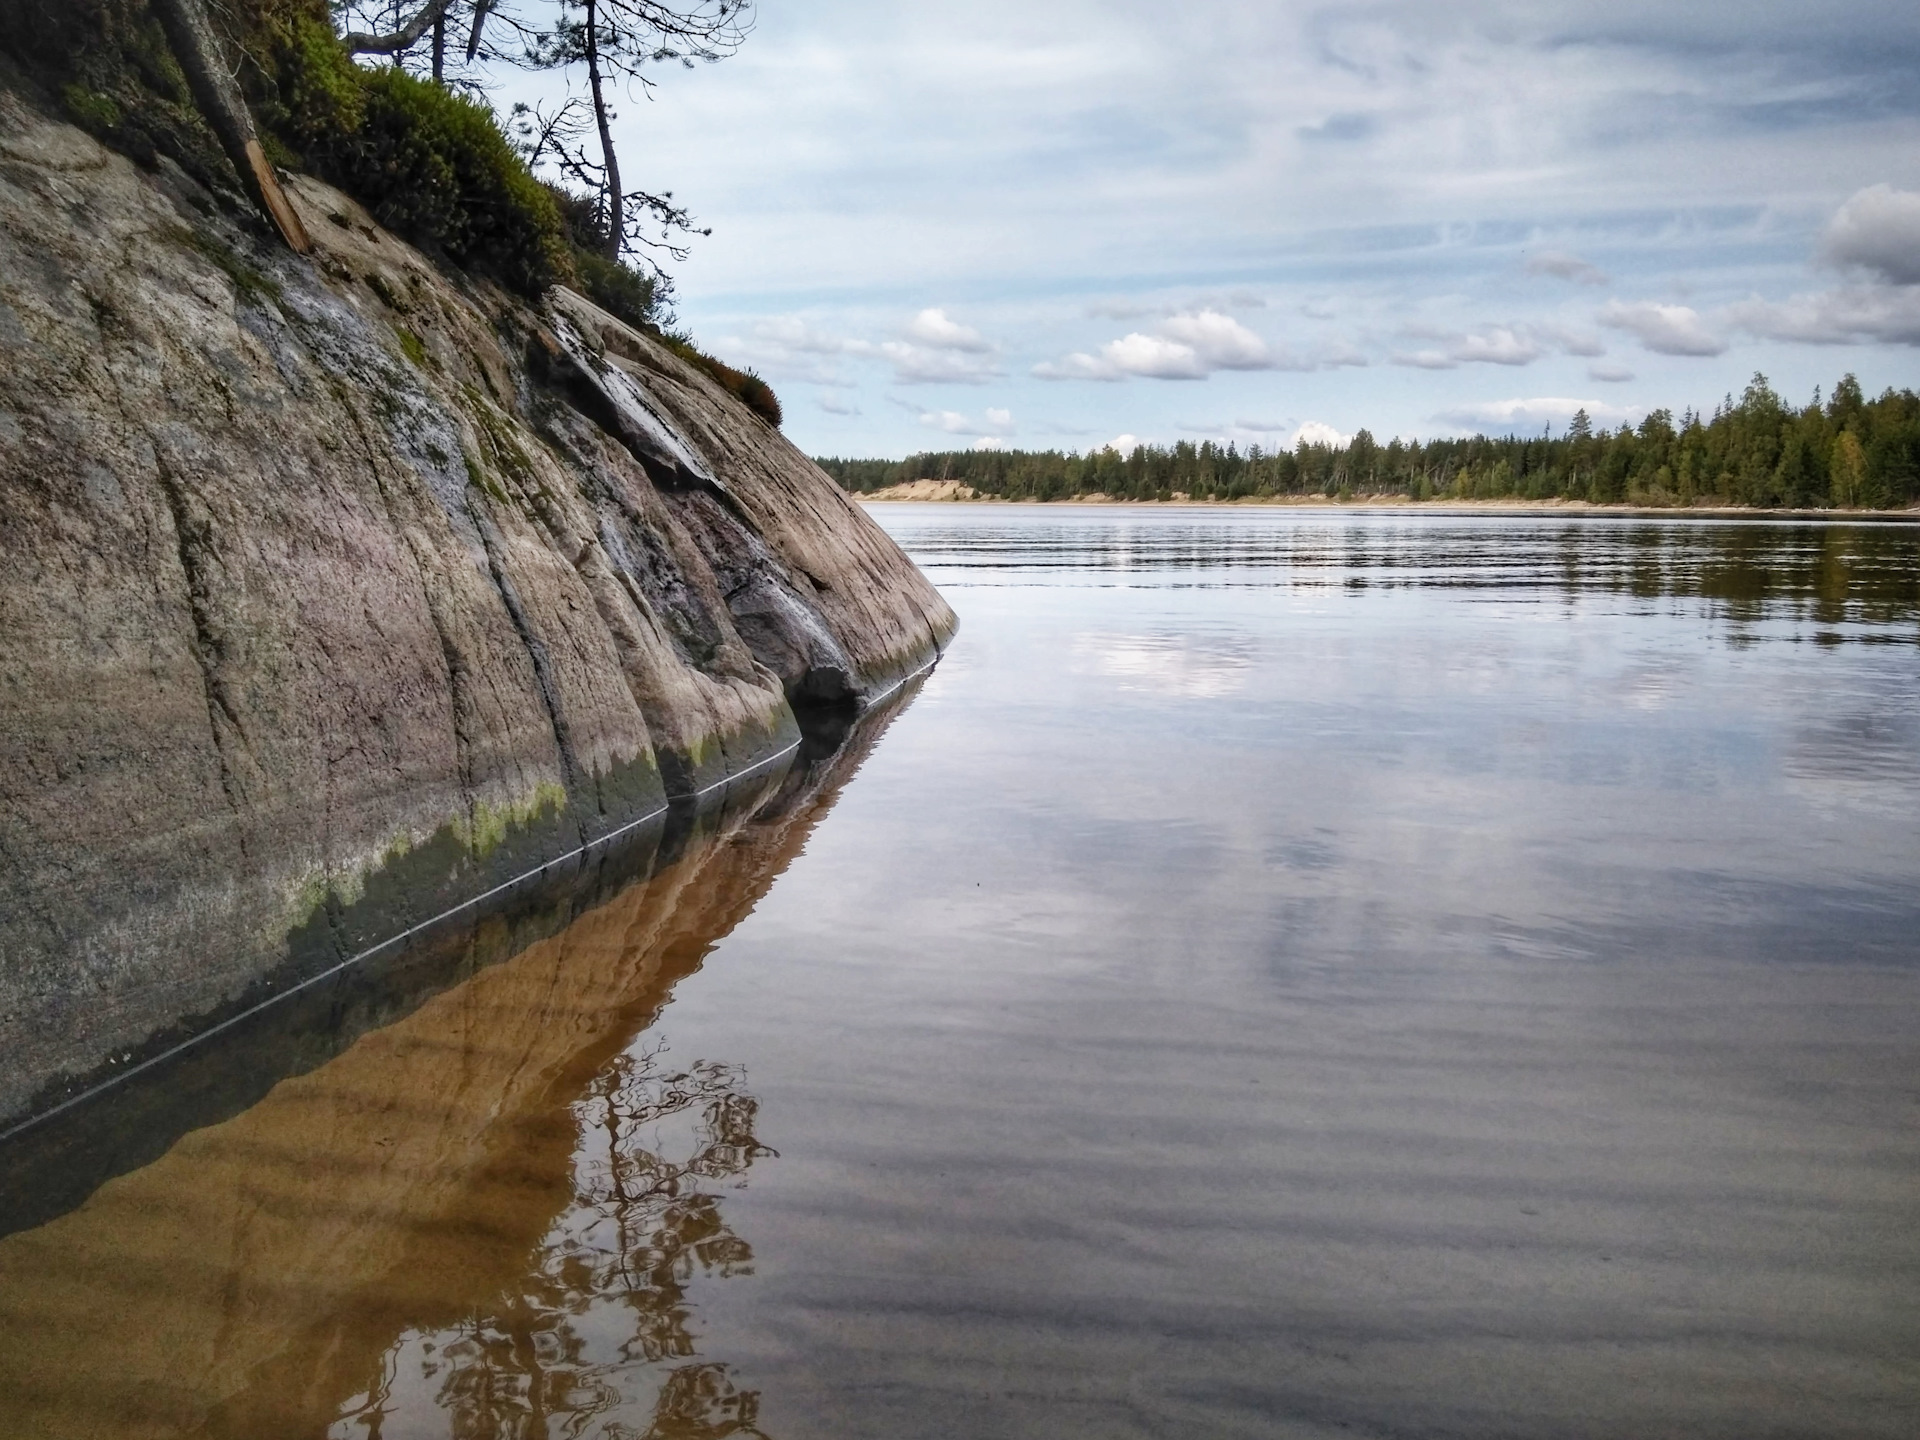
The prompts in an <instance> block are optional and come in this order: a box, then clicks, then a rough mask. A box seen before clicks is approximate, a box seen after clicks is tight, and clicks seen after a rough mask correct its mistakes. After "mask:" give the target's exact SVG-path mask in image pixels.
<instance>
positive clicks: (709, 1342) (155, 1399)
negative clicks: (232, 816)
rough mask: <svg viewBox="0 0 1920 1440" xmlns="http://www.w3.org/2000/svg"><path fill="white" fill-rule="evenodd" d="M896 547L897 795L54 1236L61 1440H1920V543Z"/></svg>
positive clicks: (1237, 530) (822, 782)
mask: <svg viewBox="0 0 1920 1440" xmlns="http://www.w3.org/2000/svg"><path fill="white" fill-rule="evenodd" d="M873 513H875V514H876V516H877V517H878V518H880V519H881V521H882V522H883V523H884V524H886V525H887V527H888V528H889V529H890V530H892V531H893V532H894V533H895V534H896V535H897V536H898V537H899V538H900V539H901V540H902V542H903V543H904V544H905V545H906V546H907V547H908V548H909V550H910V551H911V552H912V553H914V554H915V556H916V558H917V559H919V561H920V563H921V564H922V565H923V566H924V567H925V568H926V569H927V570H928V571H929V573H930V575H931V576H932V578H933V579H934V580H935V582H936V583H937V584H939V585H940V586H941V588H942V589H943V590H944V592H945V593H946V594H947V596H948V597H949V599H950V600H951V601H952V602H953V603H954V605H955V608H956V609H957V610H958V611H959V612H960V614H961V617H962V629H961V632H960V636H959V638H958V640H957V641H956V643H955V645H954V648H953V649H952V651H951V652H950V653H949V654H948V656H947V658H946V659H945V660H944V661H943V663H942V664H941V666H940V667H939V669H938V670H937V671H935V672H934V674H933V675H932V676H931V677H930V678H929V679H928V680H927V681H926V682H925V684H924V687H923V688H922V690H921V691H920V693H919V694H918V695H917V696H916V697H914V698H913V700H912V703H911V704H910V705H909V706H908V707H907V708H906V709H905V710H904V711H902V712H901V713H900V714H899V715H898V716H897V718H894V719H893V720H892V722H891V725H890V727H889V728H887V729H886V730H885V733H884V735H881V734H879V733H878V732H877V731H869V732H866V733H865V734H864V735H863V737H862V738H860V739H859V740H858V741H857V743H856V745H855V747H854V749H853V751H852V752H850V753H849V754H847V755H844V756H843V757H841V759H840V760H838V761H837V762H834V763H832V764H830V765H827V766H826V767H824V768H823V769H821V770H819V771H818V773H813V774H807V775H800V776H795V777H790V778H789V780H788V781H787V782H786V784H785V786H784V788H783V789H781V790H779V791H778V792H777V793H774V792H771V791H770V793H769V795H768V796H767V797H762V798H761V799H759V800H756V801H755V802H754V803H751V804H748V805H746V806H745V807H744V808H741V809H738V810H736V811H735V812H733V813H731V814H730V815H729V816H727V817H722V818H717V819H715V820H713V821H712V822H711V823H710V824H708V825H707V826H706V828H705V829H703V830H702V832H701V834H700V835H699V836H698V837H697V839H696V841H695V843H691V844H689V845H688V846H687V848H686V850H685V853H684V854H681V855H679V856H677V857H670V859H669V861H668V862H667V863H663V864H662V865H661V866H659V867H658V868H657V869H656V872H655V873H654V874H653V875H652V878H650V879H648V880H646V881H645V882H644V883H642V884H640V885H637V886H635V887H633V888H632V889H630V890H628V891H626V892H624V893H622V894H621V895H619V896H618V897H616V898H615V899H613V900H612V901H610V902H609V903H607V904H605V905H602V906H600V907H599V908H597V909H595V910H593V911H592V912H590V913H589V914H587V915H585V916H583V917H582V918H581V919H579V920H578V921H576V922H575V923H574V924H573V925H572V926H571V927H570V928H569V929H567V930H565V931H563V932H562V933H560V934H558V935H555V936H553V937H551V938H549V939H547V940H543V941H541V942H539V943H538V944H536V945H534V946H533V947H532V948H531V949H528V950H526V951H525V952H524V953H523V954H521V955H519V956H518V957H517V958H514V959H512V960H509V961H506V962H505V963H503V964H499V965H496V966H492V967H490V968H487V969H484V970H481V971H480V972H479V973H477V974H475V975H474V976H473V978H471V979H469V980H467V981H466V982H465V983H463V984H461V985H458V986H456V987H454V988H451V989H448V990H446V991H445V992H444V993H441V994H439V995H437V996H435V997H433V998H432V999H430V1000H428V1001H427V1002H426V1003H424V1004H422V1005H420V1006H419V1007H418V1008H417V1009H416V1010H414V1011H413V1012H412V1013H411V1014H408V1015H407V1016H406V1017H405V1018H403V1019H401V1020H399V1021H397V1022H396V1023H394V1024H393V1025H390V1026H388V1027H386V1028H384V1029H380V1030H377V1031H375V1032H373V1033H371V1034H368V1035H365V1036H362V1037H361V1038H360V1039H358V1040H357V1041H355V1042H354V1043H353V1044H352V1045H351V1046H349V1047H348V1048H347V1049H346V1050H345V1051H344V1052H343V1053H341V1054H340V1055H338V1056H337V1057H336V1058H334V1059H332V1060H330V1061H329V1062H327V1063H326V1064H324V1065H321V1066H320V1067H319V1068H317V1069H314V1070H312V1071H311V1072H310V1073H308V1074H305V1075H300V1076H296V1077H294V1078H291V1079H287V1080H284V1081H282V1082H281V1083H280V1084H279V1085H278V1086H276V1087H275V1088H274V1089H273V1090H272V1092H271V1093H270V1094H268V1095H267V1097H266V1098H265V1099H264V1100H262V1101H261V1102H260V1103H259V1104H257V1105H255V1106H253V1107H252V1108H251V1109H249V1110H247V1111H245V1112H244V1113H242V1114H239V1115H236V1116H234V1117H233V1118H232V1119H229V1120H226V1121H224V1122H222V1123H220V1124H217V1125H213V1126H209V1127H206V1128H202V1129H199V1130H196V1131H194V1132H192V1133H191V1134H188V1135H186V1136H185V1137H184V1138H182V1139H181V1140H180V1141H179V1142H178V1143H176V1144H175V1145H174V1146H173V1147H172V1149H171V1150H170V1151H169V1153H168V1154H167V1155H165V1156H164V1157H163V1158H161V1159H160V1160H159V1161H157V1162H155V1163H154V1164H152V1165H150V1166H148V1167H146V1168H144V1169H141V1170H138V1171H136V1172H134V1173H131V1174H127V1175H123V1176H121V1177H119V1178H117V1179H115V1180H112V1181H110V1182H108V1183H107V1184H106V1185H104V1186H102V1187H100V1189H99V1190H98V1191H97V1192H96V1193H95V1194H94V1195H93V1196H92V1198H91V1199H89V1200H88V1201H87V1202H86V1203H85V1204H83V1205H81V1206H80V1207H79V1208H77V1209H74V1210H72V1211H71V1212H70V1213H68V1214H65V1215H63V1216H61V1217H60V1218H58V1219H55V1220H52V1221H50V1222H49V1223H47V1224H44V1225H41V1226H39V1227H38V1228H35V1229H32V1230H28V1231H25V1232H22V1233H19V1234H15V1235H13V1236H10V1237H8V1238H6V1239H4V1240H0V1390H4V1391H5V1392H7V1393H8V1395H9V1396H10V1397H12V1398H11V1399H10V1401H9V1404H8V1405H6V1406H0V1433H5V1434H22V1435H26V1434H36V1435H38V1434H47V1435H66V1434H99V1435H115V1436H118V1435H133V1434H143V1435H144V1434H155V1435H164V1434H205V1435H225V1436H241V1435H251V1436H262V1435H275V1436H281V1435H285V1436H295V1435H316V1436H318V1435H331V1436H336V1437H341V1440H347V1437H373V1436H379V1437H384V1440H395V1437H400V1436H460V1437H482V1436H484V1437H494V1436H499V1437H507V1436H514V1437H521V1436H552V1437H559V1436H581V1437H605V1440H634V1437H642V1436H645V1437H652V1440H668V1437H723V1436H766V1437H777V1440H795V1437H854V1436H872V1437H887V1440H899V1437H919V1436H925V1437H936V1436H938V1437H951V1436H995V1437H999V1436H1021V1437H1024V1436H1032V1437H1069V1436H1090V1437H1091V1436H1100V1437H1126V1436H1198V1435H1205V1436H1323V1435H1326V1436H1331V1435H1355V1434H1359V1435H1376V1436H1444V1435H1460V1436H1498V1435H1511V1436H1569V1437H1572V1436H1582V1437H1590V1436H1621V1437H1628V1436H1634V1437H1640V1436H1657V1435H1674V1436H1680V1435H1685V1436H1690V1437H1691V1436H1728V1437H1735V1436H1739V1437H1751V1436H1803V1435H1804V1436H1852V1435H1859V1436H1880V1435H1885V1436H1902V1437H1905V1436H1911V1435H1913V1434H1915V1433H1917V1432H1920V884H1916V872H1920V528H1917V527H1910V526H1845V525H1833V526H1823V525H1800V524H1751V525H1748V524H1740V525H1726V524H1706V523H1688V522H1671V523H1662V522H1642V521H1612V520H1579V521H1567V520H1560V519H1522V520H1514V519H1497V518H1490V517H1471V518H1464V519H1463V518H1457V517H1454V518H1449V517H1445V516H1436V515H1412V516H1396V515H1390V514H1367V515H1343V514H1339V513H1336V512H1325V513H1316V512H1300V511H1271V510H1251V511H1245V510H1243V511H1231V512H1227V511H1208V510H1197V509H1196V510H1172V509H1164V508H1162V509H1154V510H1131V509H1126V508H1123V507H1115V508H1112V509H1096V508H1082V507H1074V508H1067V507H1049V508H1045V509H1042V508H1038V507H1000V506H940V505H934V506H892V507H885V508H880V507H876V508H875V511H874V512H873ZM869 749H870V753H868V751H869ZM770 784H771V782H770Z"/></svg>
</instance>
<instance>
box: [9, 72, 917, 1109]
mask: <svg viewBox="0 0 1920 1440" xmlns="http://www.w3.org/2000/svg"><path fill="white" fill-rule="evenodd" d="M286 195H287V198H288V200H289V202H290V203H291V205H292V206H293V207H294V210H295V211H296V212H297V215H298V217H299V218H300V220H301V221H302V222H303V225H304V229H305V231H306V233H307V234H308V235H309V236H310V237H311V241H312V245H313V250H312V253H311V254H310V255H308V256H304V257H303V256H300V255H296V254H294V253H293V252H291V251H290V250H289V249H288V248H286V247H285V246H284V245H281V244H279V243H278V242H277V241H276V240H275V239H274V237H273V235H272V234H271V232H269V231H267V230H266V229H265V228H264V227H262V226H260V225H259V223H258V221H257V220H256V219H255V218H254V217H252V216H251V215H249V213H248V212H247V211H246V209H245V208H244V207H243V206H237V205H236V204H234V203H232V202H231V201H228V200H224V199H222V198H221V197H220V196H219V195H217V194H215V193H214V192H211V191H209V190H208V189H207V188H206V187H204V186H203V185H201V184H200V183H199V182H197V181H196V180H194V179H193V178H191V177H190V175H189V174H188V172H187V171H185V170H184V169H182V168H181V167H180V166H179V165H176V164H174V163H172V162H171V161H169V160H166V159H164V158H153V159H152V161H151V164H150V165H149V166H147V167H142V166H141V165H137V164H136V163H135V162H134V161H133V160H131V159H129V158H127V157H126V156H124V155H122V154H119V153H116V152H115V151H113V150H110V149H108V148H106V147H105V146H103V145H101V144H100V143H98V142H97V141H96V140H94V139H93V138H90V137H89V136H88V135H87V134H85V133H83V132H82V131H81V130H79V129H76V128H74V127H73V126H71V125H69V124H66V123H63V122H62V121H61V120H59V119H55V118H52V116H51V114H50V113H49V109H48V107H47V106H46V105H45V104H44V103H42V101H41V100H39V99H36V98H33V97H31V96H30V95H28V94H27V93H26V92H25V91H24V90H23V89H21V88H20V87H17V86H16V87H15V88H14V89H12V90H5V91H0V506H4V514H5V517H6V519H5V524H4V525H3V526H0V555H3V556H4V574H3V576H0V674H4V677H5V680H4V686H3V687H0V709H3V711H4V714H3V715H0V802H3V803H0V825H3V826H4V829H0V859H3V860H4V865H3V866H0V872H3V874H4V880H3V881H0V884H3V885H4V891H3V892H0V954H3V955H4V969H0V1127H4V1126H5V1125H7V1124H10V1123H15V1122H18V1121H19V1120H21V1119H22V1118H23V1117H30V1116H33V1115H35V1114H38V1113H44V1111H45V1110H46V1109H48V1108H49V1107H50V1106H52V1105H54V1104H58V1103H60V1102H61V1100H62V1099H63V1098H64V1097H65V1096H67V1095H69V1094H72V1093H74V1092H75V1091H76V1090H79V1089H82V1088H84V1087H85V1086H86V1085H88V1084H90V1083H93V1082H95V1081H97V1080H98V1079H99V1078H100V1077H101V1076H103V1075H106V1074H109V1073H111V1072H112V1070H113V1069H114V1068H115V1067H118V1066H122V1065H125V1064H129V1063H131V1064H137V1063H139V1058H140V1056H141V1055H143V1054H147V1053H152V1052H153V1050H154V1048H155V1047H157V1046H160V1045H162V1044H167V1043H173V1042H174V1041H176V1040H177V1039H179V1038H180V1037H182V1036H187V1035H190V1034H192V1033H193V1031H194V1029H195V1027H196V1026H204V1025H205V1024H207V1023H210V1022H215V1021H217V1020H218V1019H219V1017H220V1016H221V1015H223V1014H228V1013H232V1012H233V1011H234V1009H235V1008H236V1007H240V1006H244V1005H246V1004H250V1003H253V1002H254V1001H255V1000H257V999H258V998H260V997H261V996H263V995H265V994H267V993H270V987H279V988H284V987H285V986H287V985H289V984H297V983H298V982H299V981H300V980H301V979H302V978H304V977H306V976H308V975H311V974H314V973H317V972H318V971H319V970H322V969H324V968H325V967H326V966H328V965H332V964H337V963H338V962H339V961H340V960H341V959H343V958H345V957H347V956H350V955H351V954H352V953H354V951H355V950H356V949H357V948H359V947H363V946H366V945H371V944H374V943H376V942H378V941H380V940H382V939H384V938H386V937H387V936H389V935H392V934H395V933H397V932H398V931H401V930H404V929H405V928H406V927H407V926H409V925H412V924H415V923H417V922H418V921H420V920H421V919H423V918H426V917H428V916H431V915H434V914H437V913H439V912H440V911H442V910H444V909H446V908H447V907H448V906H450V905H457V904H460V903H462V902H465V901H468V900H470V899H471V898H472V897H474V896H477V895H480V894H481V893H482V892H485V891H487V890H488V889H490V888H491V887H493V886H496V885H499V884H501V883H502V882H504V881H507V880H510V879H511V878H513V877H514V876H516V875H520V874H523V873H525V872H526V871H527V870H528V869H529V868H530V867H537V866H539V865H540V864H542V863H543V862H546V861H549V860H553V859H556V858H558V857H564V856H568V855H571V854H572V853H573V852H576V851H578V850H579V849H580V848H581V847H582V846H583V845H589V844H591V843H593V842H596V841H597V840H599V839H601V838H602V837H606V836H608V835H611V834H614V833H616V832H619V831H620V830H621V829H622V827H625V826H630V825H632V824H633V823H634V822H635V821H637V820H641V819H643V818H645V817H647V816H649V815H651V814H653V813H655V812H657V811H659V809H660V808H661V807H662V806H663V805H664V804H666V803H667V802H668V801H669V800H670V799H671V798H672V797H674V796H691V795H693V794H695V793H696V792H699V791H701V790H702V789H704V788H706V787H710V786H713V785H715V784H717V783H719V782H722V781H724V780H725V779H726V778H727V777H729V776H731V775H735V774H738V773H740V772H742V771H745V770H748V769H751V768H753V767H755V766H758V765H761V764H763V763H764V762H765V761H767V760H768V758H769V757H773V756H778V755H780V754H781V753H782V752H783V751H784V750H786V749H787V748H788V747H790V746H791V745H792V744H793V743H794V741H795V739H796V738H797V735H798V728H797V721H796V714H795V707H796V706H799V707H802V708H804V707H806V706H810V705H834V706H841V707H846V708H858V707H859V706H860V705H861V704H863V703H864V702H865V701H867V700H868V699H870V698H872V697H875V696H878V695H880V694H882V693H884V692H886V691H887V690H889V689H890V687H892V686H894V685H895V684H896V683H897V682H898V681H899V680H900V679H901V678H902V677H904V676H906V675H908V674H910V673H912V672H914V671H916V670H918V669H920V668H922V667H924V666H925V665H926V664H927V663H928V662H929V661H930V660H931V659H932V658H933V657H934V656H935V655H937V653H938V650H939V648H940V647H941V646H942V645H943V644H944V642H945V641H946V639H947V637H948V636H949V635H950V634H951V633H952V630H953V627H954V617H953V614H952V612H951V611H950V610H949V609H948V607H947V606H946V604H945V603H944V602H943V601H942V600H941V599H940V597H939V595H938V594H937V593H935V591H934V590H933V589H932V587H931V586H930V585H929V584H928V583H927V582H926V580H925V579H924V577H922V576H921V574H920V573H919V572H918V571H917V570H916V569H915V568H914V566H913V565H912V563H911V562H910V561H908V560H907V558H906V557H905V556H904V555H903V554H902V553H901V552H900V550H899V549H898V548H897V547H896V546H895V545H894V544H893V542H892V541H891V540H889V539H888V538H887V537H886V536H885V535H884V534H883V533H882V532H881V531H880V530H879V529H878V527H877V526H875V525H874V524H873V523H872V522H871V521H870V520H868V519H867V518H866V517H865V516H864V515H863V514H862V513H861V512H860V510H859V509H858V508H857V507H856V506H855V505H854V504H853V503H851V502H850V501H849V500H848V499H846V498H845V497H844V496H843V495H842V494H841V492H840V491H839V490H838V488H837V487H835V486H834V485H833V483H832V482H831V481H830V480H828V478H827V477H826V476H825V475H824V474H822V473H821V472H820V471H819V470H818V469H817V468H816V467H815V466H814V465H813V464H812V463H811V462H809V461H808V460H806V459H805V458H804V457H803V456H801V455H800V454H799V452H798V451H796V450H795V449H794V447H793V446H792V445H790V444H789V443H787V441H786V440H785V439H784V438H783V437H782V436H781V434H780V433H779V431H778V430H777V429H775V428H774V427H773V426H771V425H770V424H768V423H767V422H766V421H765V420H763V419H762V418H760V417H759V416H758V415H756V414H755V413H753V411H751V410H750V409H748V408H747V406H746V405H744V404H743V403H742V402H741V401H740V400H739V399H738V398H737V397H736V396H735V395H734V394H733V393H730V391H729V389H728V388H726V387H725V386H723V385H722V384H721V383H719V381H717V380H716V379H715V378H714V376H713V375H712V374H710V373H708V371H707V370H706V369H705V368H702V367H700V366H697V365H695V364H691V363H689V362H688V361H687V360H686V359H684V358H682V356H681V355H679V354H676V353H675V351H674V350H673V349H672V348H671V347H670V346H669V345H667V344H664V343H662V342H660V341H659V340H656V339H654V338H651V337H649V336H648V335H646V334H643V333H641V332H640V331H637V330H635V329H633V328H630V327H629V326H628V325H626V324H624V323H622V322H621V321H620V320H617V319H615V318H614V317H613V316H612V315H610V314H608V313H606V312H605V311H603V310H601V309H599V308H598V307H596V306H595V305H594V304H592V303H591V302H589V301H587V300H585V299H583V298H582V297H581V296H579V295H577V294H574V293H572V292H570V291H568V290H566V289H563V288H554V289H551V290H549V291H548V292H546V294H545V296H544V298H543V299H541V300H539V301H537V302H535V301H529V300H526V299H524V298H521V297H519V296H516V295H515V294H513V293H510V292H509V291H507V290H505V289H502V288H500V287H498V286H497V285H495V284H493V283H491V282H489V281H487V280H484V279H481V278H477V277H475V276H474V275H471V274H468V273H464V272H461V271H459V270H456V269H452V268H448V267H444V266H442V265H436V264H435V263H433V262H430V261H429V260H428V259H427V258H425V257H424V256H423V255H422V254H421V253H419V252H418V251H416V250H414V249H413V248H411V247H410V246H408V245H407V244H406V243H405V242H403V241H402V240H400V239H399V238H398V237H396V236H395V235H393V234H391V233H389V232H387V231H385V230H383V229H382V227H381V226H380V225H379V224H378V223H376V221H375V220H374V218H373V216H372V215H371V214H369V213H368V212H367V211H365V210H364V209H362V208H361V207H360V206H359V205H358V204H356V203H355V202H354V200H352V199H351V198H350V197H349V196H347V195H346V194H344V193H342V192H340V191H338V190H334V189H331V188H329V187H327V186H325V185H323V184H321V183H319V182H318V181H316V180H313V179H311V178H307V177H300V176H294V177H291V178H290V179H288V181H287V184H286ZM162 1032H166V1034H162ZM109 1062H111V1063H109Z"/></svg>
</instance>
